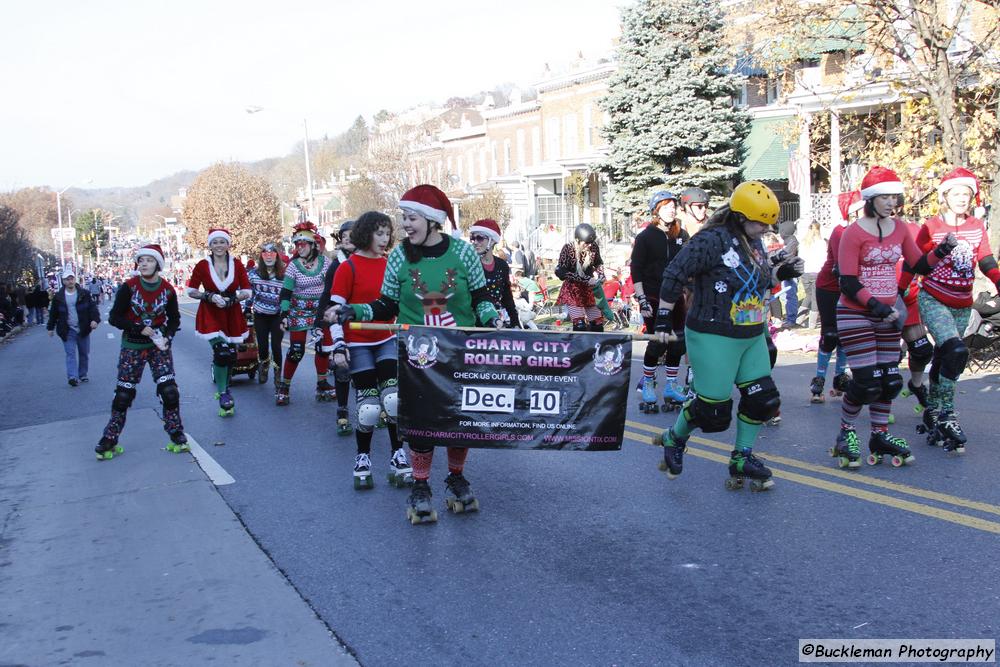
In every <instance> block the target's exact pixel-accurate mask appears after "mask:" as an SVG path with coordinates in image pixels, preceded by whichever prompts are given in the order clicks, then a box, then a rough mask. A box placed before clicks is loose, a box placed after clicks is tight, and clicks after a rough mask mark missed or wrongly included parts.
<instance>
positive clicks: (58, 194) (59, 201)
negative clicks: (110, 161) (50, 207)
mask: <svg viewBox="0 0 1000 667" xmlns="http://www.w3.org/2000/svg"><path fill="white" fill-rule="evenodd" d="M92 182H93V179H90V178H88V179H87V180H85V181H83V183H81V185H86V184H88V183H92ZM72 187H74V186H73V185H67V186H66V187H64V188H63V189H62V190H59V191H58V192H56V220H58V221H59V267H60V268H62V265H63V264H64V263H65V257H64V251H63V235H62V196H63V193H64V192H66V191H67V190H69V189H70V188H72Z"/></svg>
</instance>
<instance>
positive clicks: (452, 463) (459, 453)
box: [414, 447, 469, 476]
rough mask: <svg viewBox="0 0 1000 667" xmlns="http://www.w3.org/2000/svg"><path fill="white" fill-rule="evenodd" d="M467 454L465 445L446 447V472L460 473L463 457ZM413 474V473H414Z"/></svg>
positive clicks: (463, 461)
mask: <svg viewBox="0 0 1000 667" xmlns="http://www.w3.org/2000/svg"><path fill="white" fill-rule="evenodd" d="M468 455H469V449H468V448H467V447H449V448H448V472H451V473H455V474H456V475H461V474H462V470H464V469H465V457H467V456H468ZM414 476H415V475H414Z"/></svg>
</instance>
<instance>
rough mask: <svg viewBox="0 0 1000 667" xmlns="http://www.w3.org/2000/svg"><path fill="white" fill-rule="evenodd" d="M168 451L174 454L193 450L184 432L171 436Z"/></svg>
mask: <svg viewBox="0 0 1000 667" xmlns="http://www.w3.org/2000/svg"><path fill="white" fill-rule="evenodd" d="M167 451H168V452H171V453H173V454H180V453H181V452H189V451H191V448H190V447H188V439H187V436H186V435H184V432H183V431H178V432H177V433H171V434H170V442H168V443H167Z"/></svg>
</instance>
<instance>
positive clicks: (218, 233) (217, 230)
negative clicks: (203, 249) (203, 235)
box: [205, 227, 233, 245]
mask: <svg viewBox="0 0 1000 667" xmlns="http://www.w3.org/2000/svg"><path fill="white" fill-rule="evenodd" d="M215 239H226V242H227V243H229V245H232V244H233V237H232V236H231V235H230V234H229V230H228V229H222V228H221V227H213V228H212V229H210V230H208V239H207V240H206V241H205V243H206V244H208V243H211V242H212V241H214V240H215Z"/></svg>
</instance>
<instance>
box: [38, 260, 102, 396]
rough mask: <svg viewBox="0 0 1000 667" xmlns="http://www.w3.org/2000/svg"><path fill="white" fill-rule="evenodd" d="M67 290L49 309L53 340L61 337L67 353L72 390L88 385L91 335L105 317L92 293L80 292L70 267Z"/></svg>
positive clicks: (66, 273)
mask: <svg viewBox="0 0 1000 667" xmlns="http://www.w3.org/2000/svg"><path fill="white" fill-rule="evenodd" d="M62 282H63V287H62V289H60V290H59V291H58V292H56V294H55V296H53V297H52V304H51V305H50V306H49V323H48V324H47V325H46V328H47V329H48V330H49V336H51V335H52V334H57V335H58V336H59V338H61V339H62V342H63V347H64V348H65V350H66V377H67V380H68V382H69V384H70V386H73V387H75V386H77V385H78V384H79V383H80V382H88V381H89V378H88V377H87V370H88V366H89V363H90V332H91V331H93V330H94V329H96V328H97V325H98V324H100V323H101V313H100V312H99V311H98V309H97V302H96V301H94V299H93V298H92V297H91V296H90V292H88V291H87V290H85V289H80V288H79V286H78V285H77V282H76V272H75V271H74V270H73V269H72V268H71V267H66V268H65V269H64V270H63V275H62Z"/></svg>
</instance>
